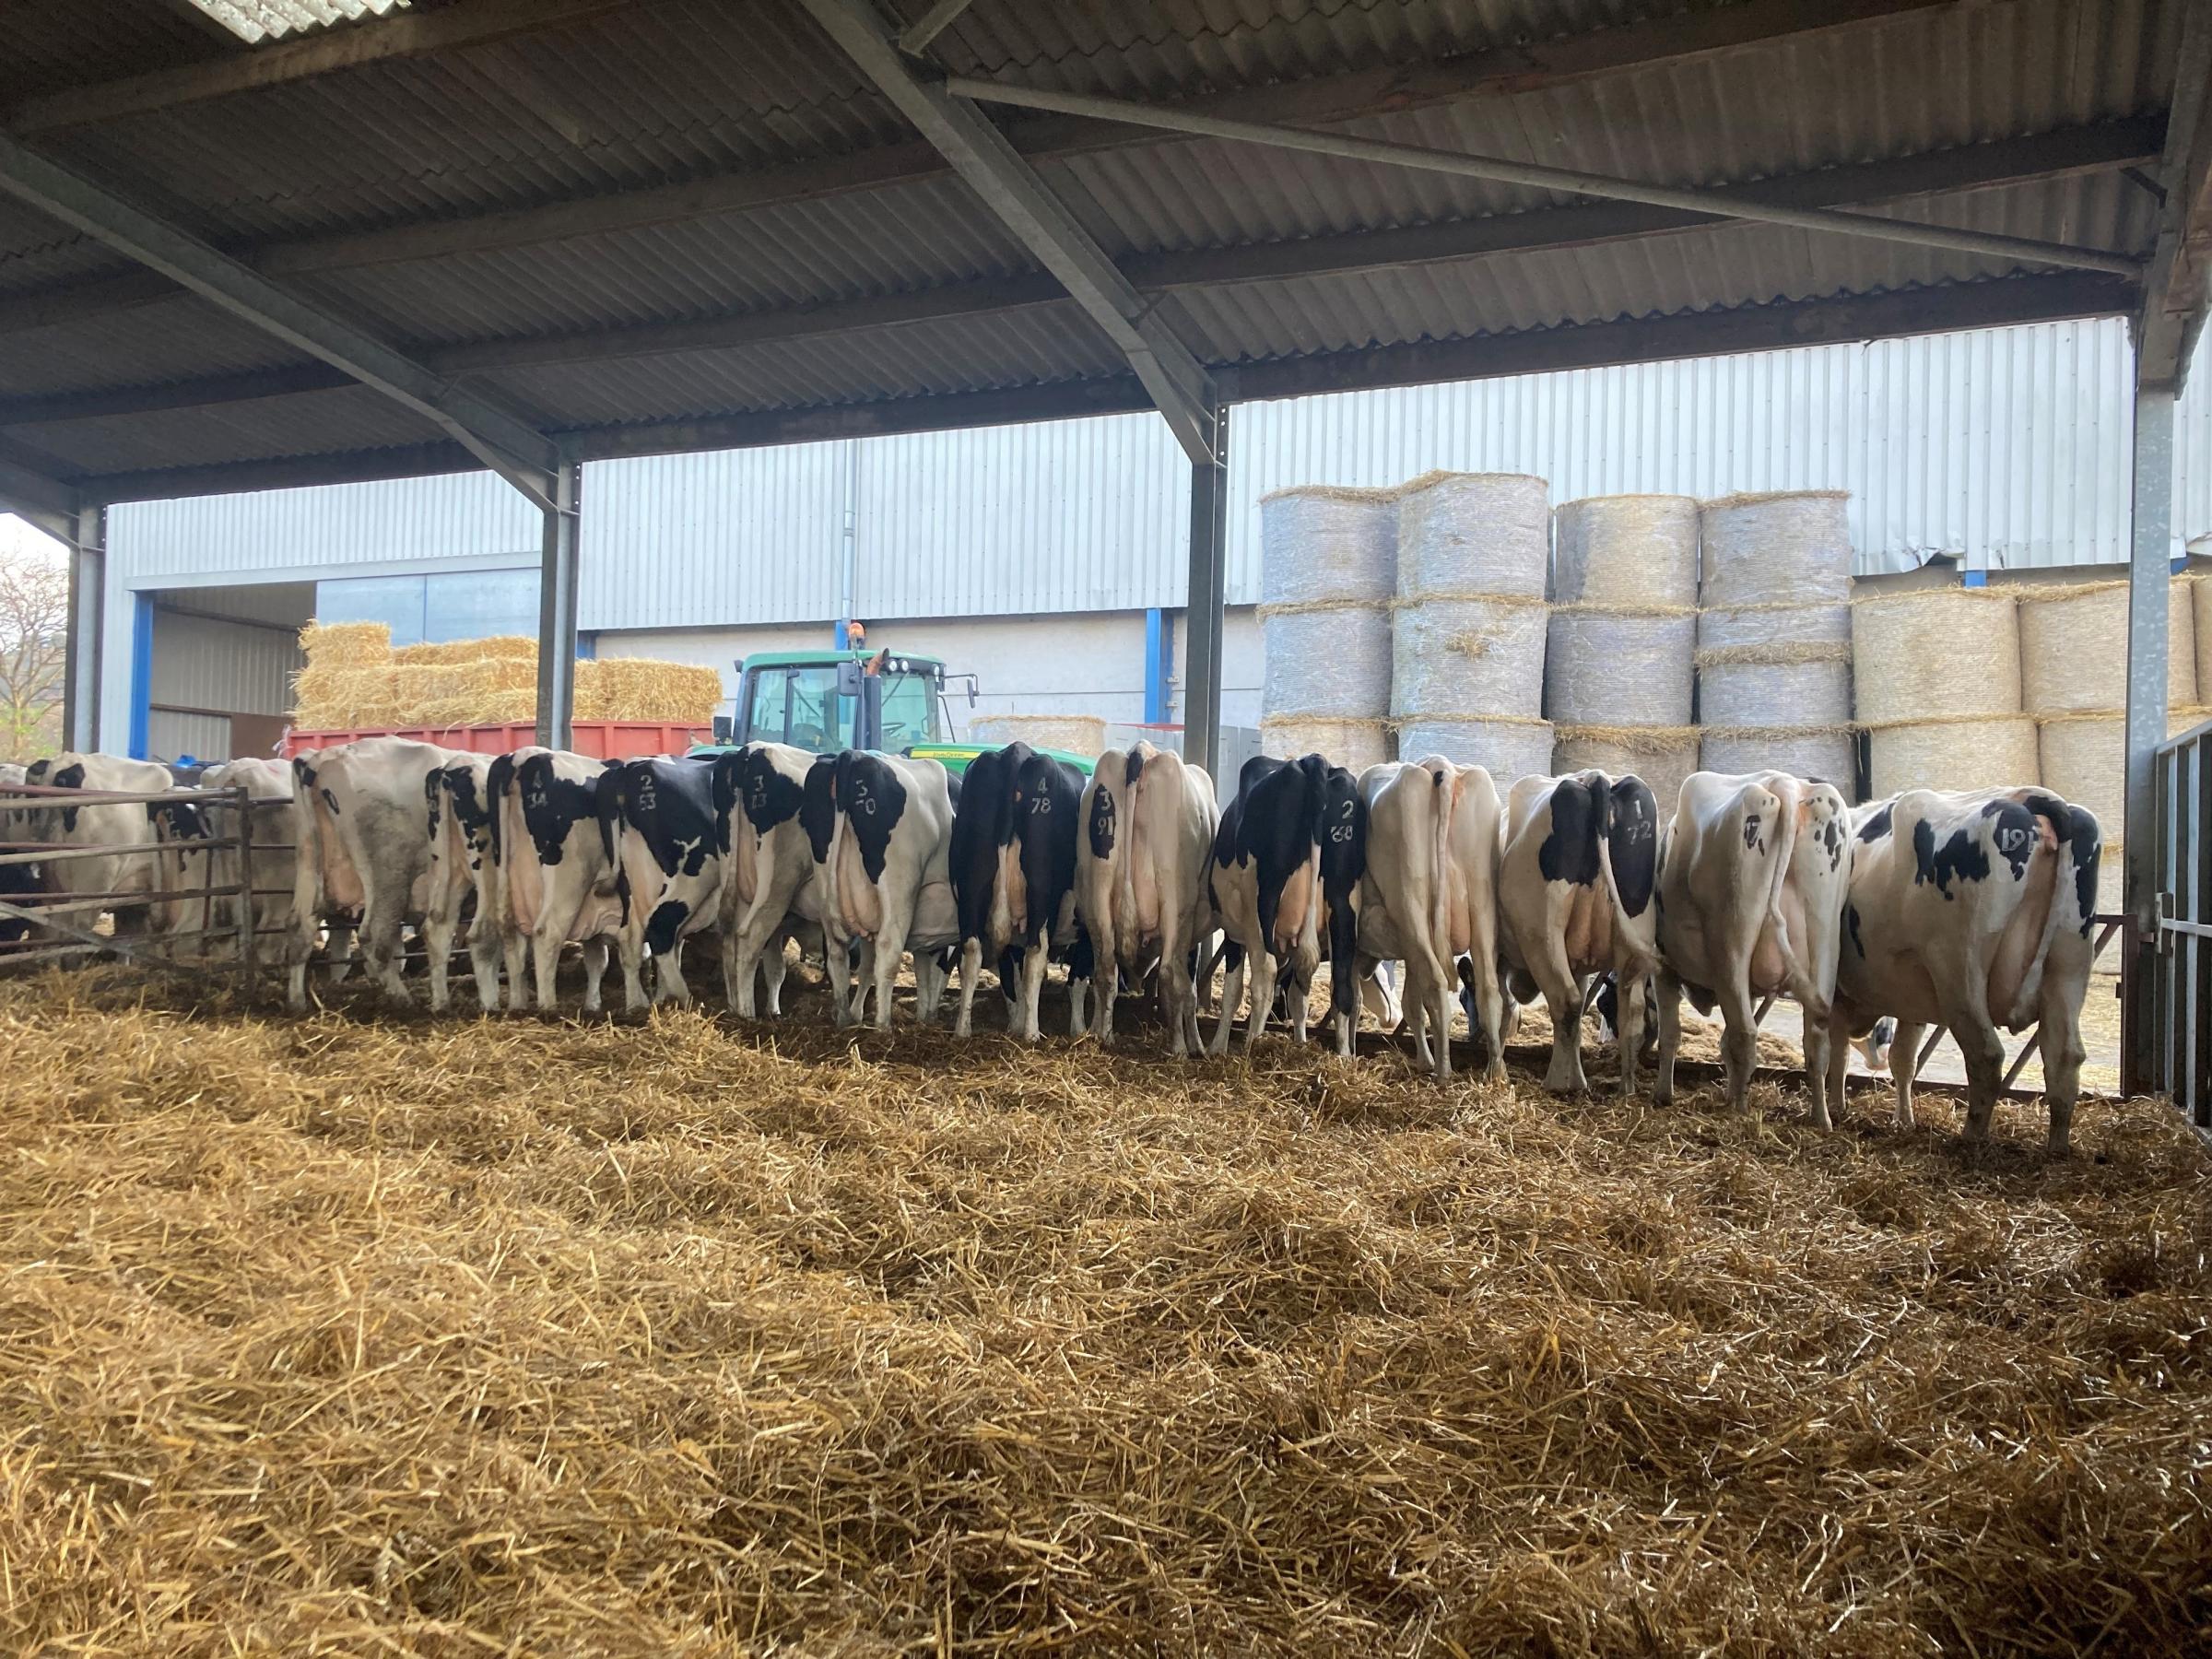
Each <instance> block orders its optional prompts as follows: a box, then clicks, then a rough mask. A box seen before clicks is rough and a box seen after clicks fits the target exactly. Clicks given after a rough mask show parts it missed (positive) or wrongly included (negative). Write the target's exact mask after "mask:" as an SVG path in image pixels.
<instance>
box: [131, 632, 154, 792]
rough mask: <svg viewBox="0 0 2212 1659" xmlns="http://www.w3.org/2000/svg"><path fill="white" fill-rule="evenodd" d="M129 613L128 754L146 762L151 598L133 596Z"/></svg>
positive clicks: (150, 713)
mask: <svg viewBox="0 0 2212 1659" xmlns="http://www.w3.org/2000/svg"><path fill="white" fill-rule="evenodd" d="M131 597H132V599H133V600H134V601H135V604H134V606H133V607H132V610H131V734H130V755H131V759H134V760H143V759H146V749H147V741H148V738H147V734H148V731H149V729H150V728H151V726H152V724H153V701H154V596H153V594H132V595H131Z"/></svg>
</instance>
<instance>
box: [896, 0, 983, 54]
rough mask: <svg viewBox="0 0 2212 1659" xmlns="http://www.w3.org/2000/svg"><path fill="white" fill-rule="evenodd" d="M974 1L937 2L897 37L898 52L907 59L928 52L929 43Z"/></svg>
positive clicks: (946, 0)
mask: <svg viewBox="0 0 2212 1659" xmlns="http://www.w3.org/2000/svg"><path fill="white" fill-rule="evenodd" d="M974 3H975V0H937V3H936V4H935V6H931V7H930V8H929V9H928V10H927V11H925V12H924V13H923V14H922V16H921V17H920V18H917V19H916V20H915V21H913V22H912V23H910V24H908V25H907V27H906V30H905V32H904V33H903V34H901V35H900V37H899V50H900V51H901V52H903V53H906V54H907V55H908V56H909V57H920V56H921V55H922V54H923V53H924V52H927V51H928V50H929V43H930V42H931V41H934V40H935V39H936V38H937V37H938V36H939V35H941V34H943V33H944V32H945V31H946V30H947V29H950V28H951V27H952V24H953V20H954V19H955V18H958V17H959V15H960V14H961V13H962V12H964V11H966V10H967V9H968V8H969V6H972V5H973V4H974Z"/></svg>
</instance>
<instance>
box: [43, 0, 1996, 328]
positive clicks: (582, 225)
mask: <svg viewBox="0 0 2212 1659" xmlns="http://www.w3.org/2000/svg"><path fill="white" fill-rule="evenodd" d="M1956 3H1957V0H1830V3H1827V4H1823V3H1821V0H1749V3H1747V4H1744V5H1736V6H1719V7H1712V8H1709V9H1705V10H1700V11H1696V12H1691V13H1688V14H1687V15H1684V16H1677V17H1667V18H1653V19H1649V20H1646V21H1643V22H1638V23H1630V24H1624V25H1621V26H1620V27H1618V28H1614V29H1596V30H1593V31H1591V32H1590V33H1587V34H1581V35H1573V36H1570V37H1568V38H1566V39H1564V40H1559V41H1545V42H1542V43H1540V44H1535V45H1515V46H1502V47H1495V48H1490V49H1488V50H1484V51H1478V52H1470V53H1462V54H1460V55H1458V56H1456V57H1447V58H1438V59H1431V60H1424V61H1422V62H1419V63H1416V64H1409V65H1404V64H1402V65H1382V66H1380V67H1377V68H1372V69H1362V70H1356V71H1352V72H1350V73H1347V74H1344V75H1335V76H1315V77H1313V78H1312V79H1308V80H1302V81H1292V82H1288V83H1281V84H1274V85H1269V86H1265V87H1253V88H1240V89H1238V90H1235V91H1230V92H1224V93H1216V94H1210V95H1206V96H1203V97H1199V98H1195V99H1192V100H1188V101H1186V102H1184V103H1182V104H1179V105H1175V106H1172V107H1176V108H1182V109H1189V110H1194V111H1197V112H1203V113H1209V114H1215V115H1223V116H1230V117H1235V118H1241V119H1245V120H1253V121H1269V122H1291V123H1309V124H1329V123H1333V122H1343V121H1353V120H1358V119H1359V118H1361V117H1364V116H1371V115H1379V114H1390V113H1398V112H1406V111H1412V110H1422V109H1429V108H1432V107H1434V106H1436V105H1439V104H1446V103H1453V102H1457V101H1459V100H1463V99H1470V98H1487V97H1499V96H1505V95H1510V94H1517V93H1524V92H1531V91H1537V90H1541V89H1542V88H1547V87H1554V86H1563V85H1569V84H1572V83H1575V82H1578V81H1583V80H1589V79H1594V78H1598V77H1601V76H1606V75H1612V74H1618V73H1622V72H1625V71H1630V70H1635V69H1641V68H1648V67H1652V66H1655V65H1665V64H1670V63H1679V62H1683V61H1686V60H1690V59H1696V58H1701V57H1706V56H1710V55H1712V54H1713V53H1722V52H1730V51H1739V50H1744V49H1747V48H1752V47H1757V46H1759V45H1762V44H1766V43H1769V42H1771V41H1782V40H1788V39H1794V38H1797V37H1800V36H1805V35H1812V34H1819V33H1825V32H1828V31H1830V30H1833V29H1841V28H1850V27H1853V26H1856V25H1861V24H1865V23H1868V22H1872V21H1878V20H1880V19H1883V18H1896V17H1900V16H1904V15H1908V14H1911V13H1915V12H1925V11H1932V10H1938V9H1945V8H1947V7H1948V6H1952V5H1955V4H1956ZM425 15H426V16H437V17H445V16H449V15H451V13H450V12H440V13H432V14H425ZM377 27H379V28H381V27H382V25H378V26H377ZM346 32H347V33H349V34H350V33H358V32H361V31H360V30H347V31H346ZM1180 136H1181V135H1175V134H1163V133H1160V132H1158V131H1147V130H1145V129H1142V128H1137V127H1131V126H1127V125H1124V124H1119V123H1115V122H1104V121H1093V120H1087V119H1082V118H1071V117H1067V116H1060V115H1048V116H1044V117H1041V118H1039V119H1036V120H1031V121H1025V122H1019V123H1017V124H1013V125H1011V126H1009V127H1008V128H1007V129H1006V141H1007V143H1009V144H1010V145H1011V146H1012V147H1014V148H1015V149H1016V150H1017V151H1018V152H1020V153H1021V154H1022V155H1023V156H1024V157H1026V158H1027V159H1030V160H1032V161H1046V160H1053V159H1062V158H1065V157H1072V156H1082V155H1091V154H1096V153H1099V152H1101V151H1106V150H1116V149H1126V148H1130V147H1157V146H1159V145H1161V144H1163V143H1174V142H1177V141H1178V140H1179V138H1180ZM947 171H948V169H947V165H946V161H945V158H944V157H943V156H942V155H940V154H939V153H938V152H937V151H936V149H935V148H934V147H932V146H930V145H929V144H927V143H923V142H909V143H902V144H893V145H884V146H879V147H875V148H872V149H865V150H862V151H859V152H857V153H855V154H851V155H842V156H827V157H817V158H811V159H806V160H803V161H793V162H785V163H782V164H781V165H778V166H774V167H767V168H759V169H754V170H750V171H745V172H736V173H724V174H717V175H712V176H710V177H707V178H703V179H695V180H689V181H687V182H682V183H677V184H665V185H659V186H655V187H653V188H650V189H644V190H632V191H622V192H618V193H617V194H603V195H594V196H584V197H579V198H575V199H572V200H568V201H557V202H550V203H546V204H543V205H540V206H530V207H519V208H509V209H504V210H501V211H497V212H492V213H484V214H476V215H471V216H466V217H462V218H440V219H436V220H429V221H419V222H415V223H401V224H394V225H388V226H384V227H382V228H380V229H370V230H359V231H341V232H336V233H332V234H327V235H322V236H314V237H304V238H298V239H294V240H292V241H280V242H272V243H267V244H264V245H262V246H259V247H257V248H255V249H253V250H252V251H250V252H241V253H240V254H239V256H240V257H241V258H243V259H245V260H246V261H247V262H248V263H250V264H252V265H253V266H254V267H255V268H256V269H258V270H260V271H262V272H263V273H264V274H265V275H268V276H288V275H297V274H300V273H304V272H309V271H327V270H344V269H355V268H359V267H361V266H365V265H388V264H395V263H400V262H404V261H408V260H418V259H441V258H450V257H454V256H458V255H464V254H469V253H490V252H495V251H498V250H500V249H507V248H523V247H533V246H536V245H539V244H541V243H545V242H551V241H568V240H571V239H574V238H579V237H586V236H597V235H605V234H608V233H611V232H619V231H624V230H637V229H650V228H652V227H654V226H659V225H668V224H677V223H682V222H684V221H687V220H690V219H697V218H715V217H719V216H723V215H727V214H735V213H743V212H747V211H749V210H752V209H756V208H761V207H771V206H781V205H783V204H787V203H792V202H797V201H803V200H806V199H809V198H814V199H820V198H826V197H833V196H838V195H842V194H848V193H851V192H854V191H867V190H878V189H885V188H889V187H892V186H896V185H900V184H911V183H916V182H922V181H924V180H929V179H937V178H942V177H944V176H945V175H946V173H947ZM61 291H62V292H67V291H68V290H61ZM18 303H20V302H19V301H0V332H6V329H7V327H8V314H9V312H10V309H11V307H12V306H14V305H17V304H18ZM117 303H118V304H119V305H120V304H123V303H133V304H136V303H144V298H143V297H142V296H140V295H138V294H136V293H135V292H129V291H126V292H125V293H124V295H122V296H120V297H119V298H118V300H117ZM24 325H25V326H38V325H39V324H35V323H33V324H24Z"/></svg>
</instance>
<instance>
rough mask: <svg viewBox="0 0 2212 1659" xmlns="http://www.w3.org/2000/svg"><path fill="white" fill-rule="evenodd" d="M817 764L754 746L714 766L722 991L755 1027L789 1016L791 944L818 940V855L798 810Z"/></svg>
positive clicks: (796, 752)
mask: <svg viewBox="0 0 2212 1659" xmlns="http://www.w3.org/2000/svg"><path fill="white" fill-rule="evenodd" d="M816 759H817V757H816V756H815V755H813V754H811V753H810V752H808V751H807V750H806V749H803V748H796V747H793V746H792V745H790V744H787V743H748V744H746V745H744V746H743V747H739V748H735V749H731V750H729V751H728V752H726V753H724V754H721V755H718V756H716V757H715V759H714V819H715V826H716V835H717V837H718V842H719V844H720V846H721V848H722V853H723V877H722V919H721V926H722V988H723V994H724V996H725V997H726V998H727V999H728V1001H729V1005H730V1009H731V1011H732V1012H733V1013H735V1015H737V1016H738V1018H741V1019H751V1018H754V1017H755V1014H756V1011H757V1010H758V1009H759V1006H760V1005H759V1001H758V1000H757V994H758V993H759V992H761V991H765V992H766V993H767V1012H768V1013H769V1015H770V1016H771V1017H774V1016H780V1015H781V1014H782V1011H783V1009H782V994H783V974H784V971H785V967H786V963H785V960H784V948H783V947H784V945H785V942H786V941H787V940H789V939H791V938H792V937H794V936H799V937H805V936H806V935H809V934H818V933H819V932H820V927H821V911H820V903H819V900H818V896H817V894H816V891H815V883H814V868H815V866H814V850H813V848H812V846H811V845H810V844H809V843H808V841H807V839H806V825H804V824H803V823H801V822H800V821H799V808H800V806H801V805H802V803H803V802H804V801H805V799H806V774H807V773H808V772H809V771H812V770H813V769H814V764H815V760H816Z"/></svg>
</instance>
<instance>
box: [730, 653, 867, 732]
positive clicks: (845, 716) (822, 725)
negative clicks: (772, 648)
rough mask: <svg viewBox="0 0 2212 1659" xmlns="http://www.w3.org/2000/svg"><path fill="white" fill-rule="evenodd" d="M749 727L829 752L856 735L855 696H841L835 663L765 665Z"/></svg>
mask: <svg viewBox="0 0 2212 1659" xmlns="http://www.w3.org/2000/svg"><path fill="white" fill-rule="evenodd" d="M746 730H747V734H748V735H751V736H753V737H756V738H762V739H766V740H767V741H769V742H771V743H789V744H793V745H794V746H796V747H799V748H803V749H812V750H813V751H814V752H815V753H817V754H829V753H830V752H831V751H833V750H836V749H841V748H843V747H845V746H846V745H847V744H849V743H850V742H851V741H852V740H853V700H852V699H851V698H849V697H847V698H840V697H839V696H838V694H837V670H836V669H835V668H834V667H830V666H823V667H818V668H768V669H762V670H761V671H760V672H759V673H758V674H756V675H755V676H754V677H753V706H752V707H751V709H750V710H748V711H747V716H746Z"/></svg>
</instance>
